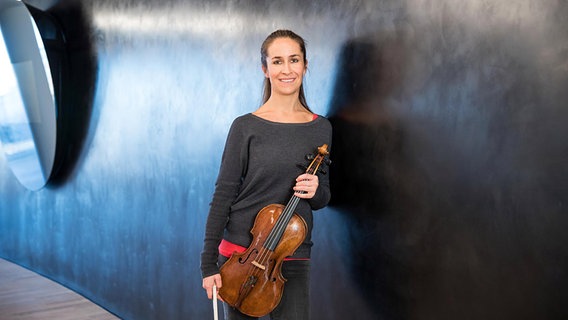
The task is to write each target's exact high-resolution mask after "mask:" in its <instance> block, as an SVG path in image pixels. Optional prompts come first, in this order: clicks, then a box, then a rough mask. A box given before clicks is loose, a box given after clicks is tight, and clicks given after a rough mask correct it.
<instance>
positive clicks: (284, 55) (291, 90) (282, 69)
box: [262, 38, 307, 95]
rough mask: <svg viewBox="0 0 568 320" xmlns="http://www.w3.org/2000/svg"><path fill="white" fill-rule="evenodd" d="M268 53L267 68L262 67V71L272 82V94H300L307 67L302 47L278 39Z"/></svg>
mask: <svg viewBox="0 0 568 320" xmlns="http://www.w3.org/2000/svg"><path fill="white" fill-rule="evenodd" d="M267 53H268V55H267V57H266V67H265V66H262V70H263V71H264V75H265V76H266V77H267V78H268V79H269V80H270V84H271V86H272V94H280V95H291V94H295V93H298V91H299V90H300V86H301V85H302V78H303V76H304V74H305V73H306V67H307V66H306V64H305V63H304V55H303V54H302V50H301V49H300V45H299V44H298V43H297V42H296V41H294V40H292V39H290V38H277V39H275V40H274V41H273V42H272V43H271V44H270V46H269V47H268V50H267Z"/></svg>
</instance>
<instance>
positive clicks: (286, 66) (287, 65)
mask: <svg viewBox="0 0 568 320" xmlns="http://www.w3.org/2000/svg"><path fill="white" fill-rule="evenodd" d="M282 72H283V73H290V63H289V62H284V66H283V68H282Z"/></svg>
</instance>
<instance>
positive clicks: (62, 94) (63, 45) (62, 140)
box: [28, 1, 97, 187]
mask: <svg viewBox="0 0 568 320" xmlns="http://www.w3.org/2000/svg"><path fill="white" fill-rule="evenodd" d="M28 7H29V8H30V12H31V13H32V15H33V16H34V19H36V21H37V24H38V28H39V29H40V32H41V33H42V38H43V39H44V43H45V48H46V50H47V51H48V59H49V63H50V65H51V66H52V68H51V72H52V77H53V79H54V82H56V83H59V88H60V90H59V92H56V99H57V101H58V104H57V147H56V152H55V163H54V169H53V172H52V174H51V177H50V180H49V182H48V183H49V185H50V186H52V187H57V186H60V185H62V184H63V183H64V182H65V181H66V180H67V179H68V178H69V177H70V175H71V174H72V173H73V171H74V169H75V167H76V166H77V163H78V161H79V158H80V157H81V151H82V150H83V149H84V145H85V141H86V137H87V132H88V128H89V122H90V119H91V111H92V107H93V97H94V93H95V83H96V76H97V58H96V53H95V52H96V51H95V47H94V41H93V39H92V34H93V32H92V30H91V22H90V21H91V19H90V17H89V16H88V15H87V13H86V11H85V10H84V8H83V4H82V3H81V2H80V1H59V2H58V3H57V4H56V5H55V6H53V7H52V8H50V9H49V10H47V11H46V12H45V13H46V14H42V12H41V11H40V10H37V9H35V8H33V7H31V6H28ZM48 19H50V20H52V21H46V20H48ZM53 20H54V21H53ZM53 23H55V24H57V25H58V27H59V28H60V29H61V31H62V32H61V33H62V35H58V34H57V32H54V31H53V30H52V29H53V26H52V24H53Z"/></svg>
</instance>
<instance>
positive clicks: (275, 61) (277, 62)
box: [272, 60, 282, 64]
mask: <svg viewBox="0 0 568 320" xmlns="http://www.w3.org/2000/svg"><path fill="white" fill-rule="evenodd" d="M272 64H282V61H280V60H273V61H272Z"/></svg>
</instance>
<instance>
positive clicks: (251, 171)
mask: <svg viewBox="0 0 568 320" xmlns="http://www.w3.org/2000/svg"><path fill="white" fill-rule="evenodd" d="M261 62H262V70H263V72H264V75H265V81H264V97H263V105H262V106H261V107H260V108H258V109H257V110H256V111H254V112H253V113H248V114H245V115H243V116H240V117H238V118H237V119H235V120H234V122H233V124H232V125H231V129H230V130H229V135H228V138H227V141H226V144H225V150H224V152H223V157H222V162H221V168H220V171H219V176H218V178H217V182H216V187H215V192H214V194H213V200H212V202H211V207H210V211H209V216H208V218H207V225H206V229H205V241H204V249H203V252H202V254H201V271H202V276H203V288H204V289H205V290H206V291H207V296H208V297H209V299H211V297H212V292H213V285H216V286H217V288H221V287H222V286H223V279H221V276H220V274H219V266H221V265H222V264H223V263H224V262H226V261H227V259H228V257H229V256H230V255H231V254H232V253H233V252H234V251H238V252H242V251H244V250H245V249H246V248H247V247H248V246H249V245H250V242H251V240H252V239H251V238H252V236H251V234H250V230H251V228H252V226H253V224H254V219H255V217H256V214H257V213H258V212H259V211H260V210H261V209H262V208H263V207H265V206H266V205H269V204H275V203H279V204H286V202H287V201H288V200H289V199H290V197H291V196H292V195H293V193H294V192H295V194H296V196H298V197H299V198H301V199H302V200H301V201H300V203H299V204H298V206H297V208H296V213H297V214H299V215H300V216H301V217H302V218H303V219H304V220H305V221H306V224H307V226H308V233H307V235H306V238H305V241H304V242H303V243H302V244H301V245H300V247H299V248H298V249H297V250H296V251H295V253H294V254H293V255H292V256H290V257H288V258H286V260H285V261H284V263H283V265H282V274H283V276H284V277H285V278H286V279H287V280H288V281H287V282H286V284H285V286H284V292H283V295H282V299H281V301H280V304H279V305H278V306H277V307H276V308H275V309H274V310H273V311H272V312H271V314H270V315H271V319H294V320H301V319H309V304H308V302H309V266H310V262H309V257H310V249H311V246H312V242H311V230H312V222H313V219H312V210H317V209H320V208H323V207H324V206H325V205H326V204H327V203H328V201H329V199H330V191H329V179H328V177H327V175H319V177H318V175H311V174H306V173H302V172H303V169H301V168H299V166H298V164H302V165H307V163H305V162H306V160H305V156H306V154H310V153H312V154H313V153H315V149H316V148H317V147H319V146H321V145H323V144H327V145H328V146H331V125H330V123H329V121H328V120H327V119H325V118H324V117H321V116H317V115H315V114H313V113H312V112H311V111H310V109H309V108H308V106H307V104H306V99H305V97H304V90H303V86H302V81H303V76H304V75H305V73H306V70H307V65H308V62H307V59H306V49H305V43H304V40H303V39H302V38H301V37H300V36H298V35H297V34H295V33H294V32H292V31H289V30H277V31H275V32H273V33H272V34H270V35H269V36H268V37H267V38H266V40H265V41H264V42H263V44H262V47H261ZM294 179H295V181H294ZM224 307H225V308H224V309H225V319H228V320H232V319H253V318H251V317H249V316H246V315H243V314H241V313H240V312H239V311H237V310H235V309H233V308H231V307H228V306H227V305H226V304H225V305H224Z"/></svg>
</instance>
